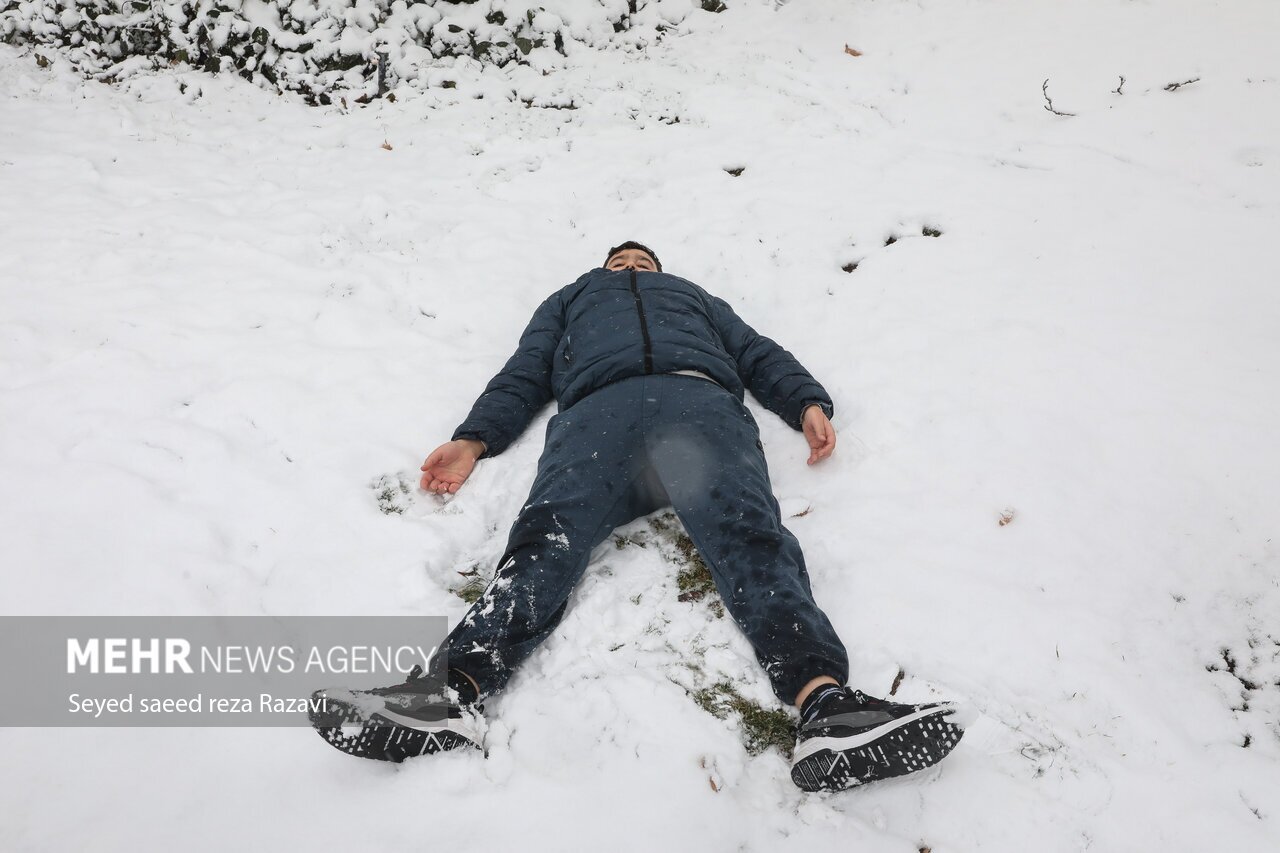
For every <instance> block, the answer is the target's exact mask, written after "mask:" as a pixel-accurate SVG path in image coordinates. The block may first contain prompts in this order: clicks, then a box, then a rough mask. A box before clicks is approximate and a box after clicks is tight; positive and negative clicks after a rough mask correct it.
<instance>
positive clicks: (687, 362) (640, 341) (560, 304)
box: [453, 267, 832, 456]
mask: <svg viewBox="0 0 1280 853" xmlns="http://www.w3.org/2000/svg"><path fill="white" fill-rule="evenodd" d="M677 370H696V371H699V372H701V373H704V374H706V375H707V376H709V377H711V378H712V379H714V380H715V381H716V382H718V383H719V384H720V385H721V386H722V387H724V388H725V389H726V390H728V391H729V393H731V394H733V395H734V396H735V397H737V398H738V400H739V401H741V400H742V399H743V391H744V388H745V389H749V390H750V391H751V394H752V396H754V397H755V398H756V399H757V400H759V401H760V403H761V405H763V406H764V407H765V408H766V409H768V410H769V411H771V412H774V413H775V414H777V415H779V416H780V417H781V418H782V419H783V420H784V421H786V422H787V423H788V424H790V425H791V427H792V428H793V429H797V430H798V429H801V416H802V414H803V412H804V410H805V408H807V407H808V406H809V405H810V404H815V403H816V404H817V405H819V406H821V407H822V410H823V411H824V412H826V414H827V416H828V417H830V416H831V414H832V403H831V397H830V396H828V395H827V392H826V391H825V390H824V389H823V387H822V386H821V385H820V384H818V382H817V380H815V379H814V378H813V377H812V376H811V375H810V374H809V372H808V371H807V370H805V369H804V367H802V366H801V364H800V362H799V361H797V360H796V359H795V357H794V356H793V355H791V353H789V352H787V351H786V350H785V349H783V348H782V347H780V346H778V344H776V343H774V342H773V341H772V340H770V339H769V338H766V337H765V336H763V335H761V334H758V333H757V332H756V331H755V329H752V328H751V327H750V326H748V325H747V324H746V323H744V322H743V321H742V319H741V318H740V317H738V315H737V314H735V313H734V311H733V309H732V308H730V307H729V304H728V303H727V302H725V301H724V300H723V299H719V298H717V297H715V296H712V295H711V294H709V293H707V292H706V291H705V290H703V289H702V288H701V287H698V285H696V284H694V283H693V282H691V281H687V280H685V279H683V278H680V277H678V276H674V275H669V274H667V273H659V272H640V273H637V272H636V271H634V270H617V271H612V270H607V269H604V268H603V267H600V268H597V269H593V270H591V271H590V272H588V273H587V274H585V275H583V276H582V277H581V278H579V279H578V280H577V281H575V282H574V283H573V284H570V285H568V286H567V287H564V288H562V289H561V290H559V291H557V292H556V293H554V294H552V295H551V296H550V297H548V298H547V300H546V301H544V302H543V303H542V305H540V306H539V307H538V310H537V311H535V312H534V314H533V319H532V320H530V321H529V325H528V327H527V328H526V329H525V330H524V334H523V335H521V337H520V345H519V347H517V349H516V352H515V355H513V356H511V358H510V359H509V360H508V361H507V363H506V366H505V367H503V368H502V370H501V372H499V373H498V375H497V376H495V377H494V378H493V379H492V381H490V382H489V384H488V386H487V387H486V388H485V389H484V393H483V394H481V395H480V397H479V399H477V400H476V402H475V405H474V406H472V408H471V413H470V414H469V415H468V416H467V419H466V420H465V421H463V422H462V424H461V426H459V427H458V429H457V430H456V431H455V432H454V434H453V437H454V438H455V439H459V438H474V439H479V440H481V441H483V442H484V443H485V446H486V448H487V449H486V451H485V454H484V455H485V456H496V455H497V454H499V453H501V452H502V451H503V450H506V449H507V447H508V445H510V444H511V442H513V441H515V440H516V438H517V437H519V435H520V433H522V432H523V431H524V429H525V427H526V426H528V425H529V421H531V420H532V419H533V417H534V415H536V414H537V413H538V411H539V410H540V409H541V408H542V407H543V406H545V405H546V404H547V403H548V402H550V401H551V399H552V398H553V397H554V398H555V399H556V400H557V401H558V402H559V405H560V411H564V410H566V409H568V408H570V407H572V406H573V404H574V403H576V402H578V401H579V400H581V399H582V398H583V397H585V396H587V395H588V394H590V393H591V392H592V391H596V390H598V389H600V388H603V387H604V386H605V385H608V384H610V383H612V382H617V381H618V380H620V379H629V378H631V377H633V376H642V375H645V374H652V373H672V372H674V371H677Z"/></svg>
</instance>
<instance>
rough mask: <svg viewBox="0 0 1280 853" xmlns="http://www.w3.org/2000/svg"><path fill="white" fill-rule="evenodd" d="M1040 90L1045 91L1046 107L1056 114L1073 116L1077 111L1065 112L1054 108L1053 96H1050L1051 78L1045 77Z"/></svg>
mask: <svg viewBox="0 0 1280 853" xmlns="http://www.w3.org/2000/svg"><path fill="white" fill-rule="evenodd" d="M1040 91H1041V92H1044V100H1045V105H1044V108H1045V109H1046V110H1048V111H1049V112H1051V113H1053V114H1054V115H1056V116H1073V115H1075V113H1064V112H1062V111H1061V110H1056V109H1054V108H1053V98H1050V97H1049V78H1048V77H1046V78H1044V85H1043V86H1041V87H1040Z"/></svg>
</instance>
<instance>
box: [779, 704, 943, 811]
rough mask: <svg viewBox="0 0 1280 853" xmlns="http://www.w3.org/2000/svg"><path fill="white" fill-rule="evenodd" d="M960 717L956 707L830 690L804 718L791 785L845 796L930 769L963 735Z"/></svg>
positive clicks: (792, 762)
mask: <svg viewBox="0 0 1280 853" xmlns="http://www.w3.org/2000/svg"><path fill="white" fill-rule="evenodd" d="M805 704H806V706H808V705H809V702H808V701H807V700H806V702H805ZM956 711H957V707H956V706H955V705H953V704H951V703H936V704H932V705H902V704H899V703H897V702H888V701H885V700H884V699H876V698H874V697H872V696H867V695H866V694H865V693H863V692H862V691H861V690H850V689H849V688H847V687H844V688H838V689H837V688H833V689H830V690H827V691H825V695H822V696H819V697H818V698H817V700H816V701H815V702H814V704H813V706H812V707H806V709H805V711H804V712H803V713H802V714H801V720H800V727H799V731H798V736H797V740H796V749H795V753H794V755H793V757H792V761H791V781H793V782H795V783H796V785H797V786H799V787H800V788H802V789H803V790H805V791H842V790H844V789H846V788H852V787H855V786H857V785H863V784H865V783H867V782H874V781H876V780H878V779H889V778H892V777H894V776H903V775H905V774H907V773H913V772H915V771H917V770H923V769H924V768H926V767H931V766H933V765H934V764H937V763H938V762H939V761H941V760H942V759H943V758H945V757H946V755H947V753H949V752H951V750H952V749H954V748H955V745H956V744H957V743H959V741H960V737H961V736H962V735H963V734H964V729H962V728H961V727H960V726H959V725H958V724H957V723H956V722H955V720H954V719H952V718H951V716H952V715H953V714H954V713H955V712H956Z"/></svg>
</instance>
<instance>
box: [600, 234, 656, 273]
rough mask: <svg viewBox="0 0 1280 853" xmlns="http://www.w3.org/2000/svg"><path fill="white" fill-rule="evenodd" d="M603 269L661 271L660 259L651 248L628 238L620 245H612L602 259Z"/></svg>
mask: <svg viewBox="0 0 1280 853" xmlns="http://www.w3.org/2000/svg"><path fill="white" fill-rule="evenodd" d="M604 266H605V269H610V270H627V269H635V270H648V271H650V272H662V261H660V260H658V256H657V255H655V254H654V252H653V249H650V248H649V247H648V246H646V245H644V244H643V243H637V242H636V241H634V240H628V241H627V242H625V243H623V244H622V245H620V246H614V247H613V248H612V249H610V250H609V254H608V255H607V256H606V257H605V259H604Z"/></svg>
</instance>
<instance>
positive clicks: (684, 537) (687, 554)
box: [649, 512, 724, 619]
mask: <svg viewBox="0 0 1280 853" xmlns="http://www.w3.org/2000/svg"><path fill="white" fill-rule="evenodd" d="M649 527H651V528H652V529H653V532H654V533H656V534H657V535H658V536H659V537H660V538H661V539H663V540H664V541H666V542H667V543H668V544H670V545H671V546H672V547H673V548H674V549H675V552H676V554H677V556H676V558H675V562H676V563H677V564H679V566H680V568H679V570H677V571H676V589H678V590H679V595H678V597H679V599H680V600H681V601H686V602H687V601H702V600H703V599H704V598H707V597H708V596H711V598H710V600H709V601H708V602H707V603H708V606H709V607H710V608H711V612H712V613H714V614H715V616H716V618H717V619H719V618H721V617H723V616H724V605H723V604H722V603H721V602H720V599H719V597H718V596H717V595H716V582H715V579H714V578H713V577H711V569H709V568H708V567H707V564H706V562H705V561H703V559H702V557H701V556H700V555H699V554H698V549H697V547H695V546H694V544H693V540H692V539H690V538H689V534H687V533H685V532H684V529H683V528H682V527H681V526H680V522H679V520H678V519H677V518H676V517H675V514H674V513H670V512H664V513H663V514H662V515H659V516H655V517H654V518H651V519H650V520H649Z"/></svg>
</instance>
